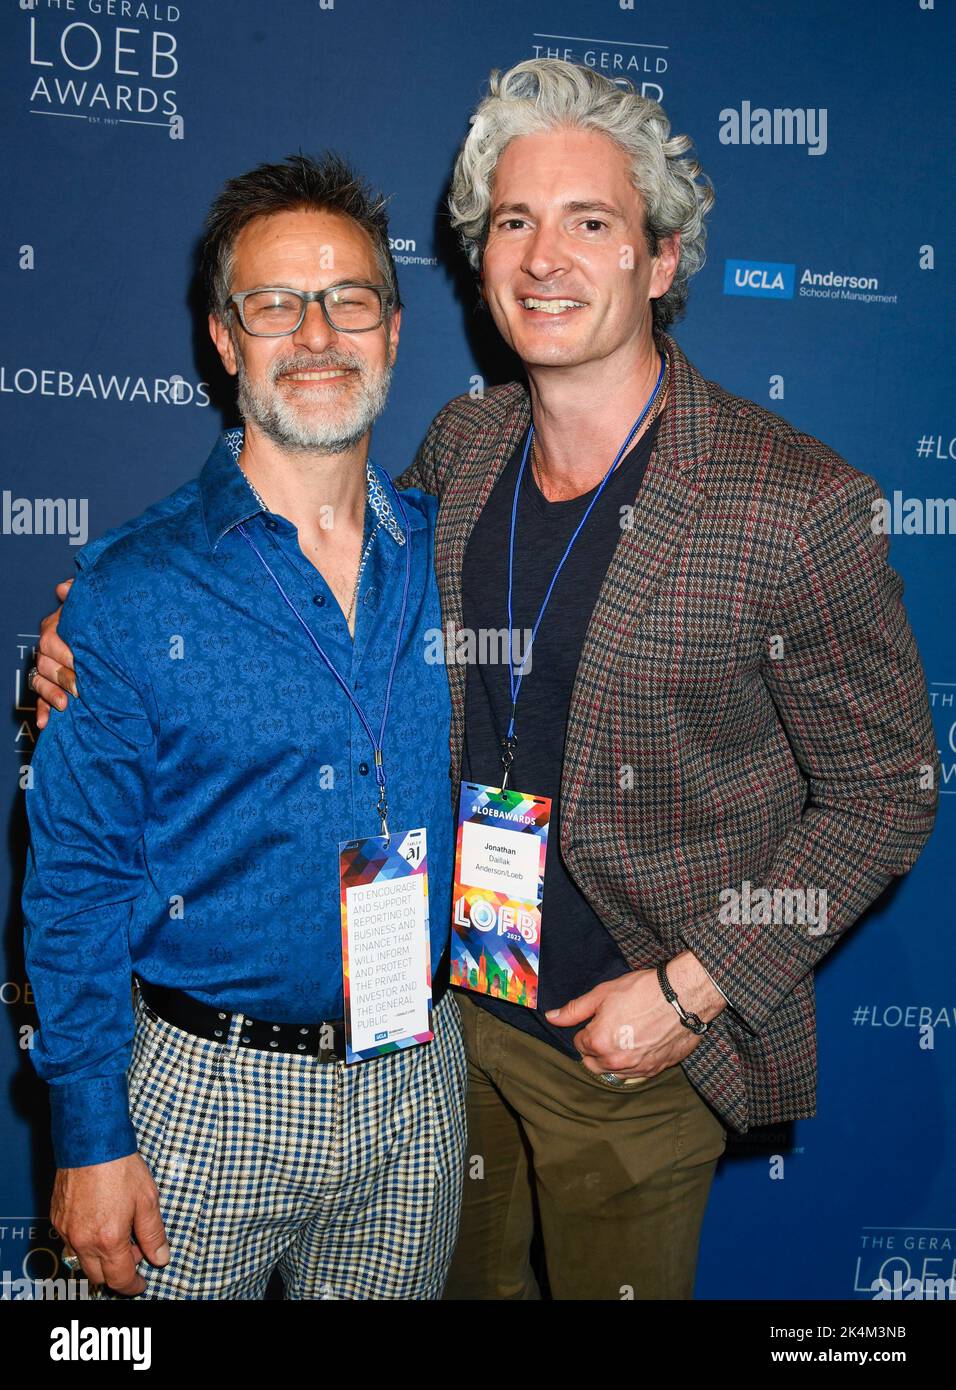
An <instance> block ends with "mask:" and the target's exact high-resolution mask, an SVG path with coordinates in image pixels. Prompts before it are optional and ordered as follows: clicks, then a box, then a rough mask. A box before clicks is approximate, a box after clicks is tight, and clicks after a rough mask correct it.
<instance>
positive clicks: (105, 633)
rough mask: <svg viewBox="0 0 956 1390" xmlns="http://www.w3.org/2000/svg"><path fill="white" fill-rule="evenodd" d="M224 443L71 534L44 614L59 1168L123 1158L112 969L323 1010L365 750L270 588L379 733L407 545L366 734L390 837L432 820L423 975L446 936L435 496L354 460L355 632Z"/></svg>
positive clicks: (366, 791) (335, 961) (360, 811)
mask: <svg viewBox="0 0 956 1390" xmlns="http://www.w3.org/2000/svg"><path fill="white" fill-rule="evenodd" d="M241 442H242V434H241V431H230V432H228V433H227V434H226V435H224V436H223V437H222V438H221V439H220V441H219V443H218V444H217V446H216V448H215V449H214V451H213V453H212V454H211V456H210V458H209V460H208V462H207V463H206V465H205V467H204V469H203V471H202V474H201V476H200V477H199V479H198V480H197V481H196V482H193V483H188V484H187V485H186V486H185V487H182V488H180V489H179V490H178V492H176V493H174V494H173V495H172V496H171V497H169V498H167V499H165V500H164V501H163V502H161V503H158V504H157V505H156V506H154V507H152V508H150V509H149V511H147V512H146V513H145V514H144V515H143V516H142V517H140V518H139V519H138V520H137V521H135V522H132V523H130V524H129V525H127V526H125V527H121V528H120V529H119V530H117V531H114V532H111V533H110V534H109V535H107V536H106V537H104V538H102V539H101V540H99V541H96V542H93V543H92V544H91V545H88V546H87V547H86V548H85V550H84V551H83V552H82V560H81V564H80V573H79V575H78V577H77V579H76V582H75V583H74V585H73V588H72V589H71V591H70V596H69V599H68V601H67V603H66V606H65V608H64V611H63V616H62V619H61V623H60V631H61V633H62V636H63V637H64V639H65V640H66V641H67V642H68V643H69V644H70V646H71V647H72V648H73V651H74V654H75V660H76V670H77V685H78V689H79V697H78V698H77V699H75V700H71V701H70V704H69V707H68V709H67V710H65V711H64V712H63V713H60V712H58V711H56V710H54V711H53V712H52V714H51V716H50V722H49V725H48V727H47V729H46V731H45V732H44V734H43V736H42V738H41V739H40V741H39V744H38V746H37V750H36V753H35V755H34V759H33V785H32V788H31V789H30V790H28V792H27V794H26V800H27V809H28V815H29V821H30V835H31V844H30V851H29V856H28V864H27V876H26V882H25V886H24V892H23V907H24V915H25V941H26V957H27V970H28V973H29V976H30V980H31V983H32V985H33V989H34V993H35V996H36V1004H37V1010H38V1013H39V1018H40V1030H39V1034H38V1037H37V1042H36V1046H35V1049H34V1051H33V1054H32V1055H33V1059H34V1064H35V1066H36V1069H37V1071H38V1072H39V1074H40V1075H41V1076H42V1077H44V1078H45V1079H46V1080H47V1081H49V1082H50V1083H51V1108H52V1117H53V1142H54V1151H55V1154H56V1161H57V1164H58V1165H59V1166H60V1167H77V1166H80V1165H83V1164H89V1163H100V1162H106V1161H108V1160H110V1159H114V1158H120V1157H122V1156H123V1155H125V1154H129V1153H133V1152H135V1150H136V1147H137V1145H136V1136H135V1133H134V1131H133V1128H132V1125H131V1123H130V1119H129V1109H128V1098H127V1088H126V1069H127V1066H128V1064H129V1060H130V1054H131V1044H132V1035H133V1013H132V1005H131V990H130V978H131V972H132V971H135V972H136V973H137V974H140V975H142V977H143V978H144V979H146V980H149V981H151V982H152V983H154V984H158V985H167V986H171V987H174V988H178V989H183V990H186V991H187V992H188V993H189V994H191V995H192V996H193V997H194V998H196V999H200V1000H202V1001H203V1002H205V1003H208V1004H212V1005H215V1006H217V1007H219V1008H222V1009H226V1010H228V1011H230V1012H233V1011H237V1010H241V1011H242V1012H245V1013H248V1014H249V1015H250V1016H251V1017H253V1018H265V1019H271V1020H274V1021H277V1022H317V1021H319V1020H322V1019H333V1018H339V1017H341V1015H342V1013H343V999H342V955H341V923H340V909H339V888H338V853H337V847H338V843H339V841H341V840H347V839H352V838H355V837H358V836H362V835H375V834H378V833H380V823H379V820H378V816H377V814H376V809H375V807H376V800H377V790H378V789H377V784H376V780H375V772H374V763H373V753H372V746H371V744H370V742H369V739H368V735H367V734H366V732H365V730H364V729H363V727H362V724H361V722H360V720H359V718H358V715H357V714H356V712H355V710H354V708H353V706H352V704H351V702H350V700H349V699H348V697H347V696H346V694H345V692H344V691H343V690H341V689H340V687H339V686H338V684H337V683H336V681H335V679H334V677H333V676H332V675H331V673H330V672H329V671H328V670H327V669H326V667H325V665H324V664H323V662H322V660H321V658H320V657H319V655H318V653H317V652H316V651H315V649H314V648H313V646H312V645H311V643H310V642H309V639H308V637H307V635H306V633H305V632H304V631H303V630H302V628H301V626H300V625H299V623H298V622H297V620H296V618H295V616H294V615H293V614H292V613H291V612H290V610H289V609H288V607H287V606H286V604H285V603H284V601H283V599H282V598H281V596H280V594H279V593H278V591H277V590H276V587H275V585H274V582H273V580H272V579H271V578H270V577H269V575H268V574H267V573H266V571H265V570H264V568H263V567H262V565H261V563H260V561H259V559H258V558H257V557H256V555H255V554H254V552H253V551H252V549H251V548H250V546H249V545H248V544H247V542H246V541H245V540H244V539H243V537H242V536H241V535H240V534H239V533H238V532H237V530H236V527H237V524H238V523H240V522H246V523H247V526H248V529H249V532H250V535H251V537H252V539H253V540H254V541H255V543H256V545H257V547H258V548H259V550H260V551H261V552H262V554H263V555H264V556H265V558H266V559H267V560H268V562H269V565H270V567H271V568H272V569H273V570H274V571H275V573H276V575H277V577H278V578H279V579H280V580H281V582H282V585H283V588H284V589H285V591H286V593H287V594H288V595H289V597H290V599H292V601H293V603H294V604H295V606H296V608H297V610H298V612H299V613H300V614H301V615H302V616H303V617H304V618H305V620H306V622H307V623H308V624H309V626H310V627H311V629H312V631H313V632H314V633H315V635H316V637H317V638H318V639H319V641H320V642H321V643H322V645H323V646H324V648H325V650H326V652H327V653H328V655H329V656H330V658H331V659H332V661H333V662H334V663H335V665H336V666H337V667H338V669H339V671H340V672H341V673H342V675H343V676H344V677H345V678H346V680H348V681H349V682H350V683H351V686H352V689H353V690H354V692H355V694H356V696H357V698H358V699H359V701H360V703H361V704H362V705H363V707H364V709H365V712H366V715H367V717H368V719H369V723H370V724H371V726H372V728H373V729H374V730H375V732H376V733H377V732H378V728H379V724H380V720H381V712H382V707H383V701H384V695H385V683H386V678H387V674H388V668H389V664H390V661H391V658H392V653H393V650H394V643H395V639H396V632H397V628H398V621H399V611H400V603H401V594H402V584H403V579H404V570H405V549H404V548H405V546H406V544H407V545H410V546H411V552H410V554H411V583H410V591H409V601H408V612H407V616H406V620H405V632H404V638H403V642H402V647H401V652H400V655H399V659H398V664H397V667H396V672H395V681H394V687H393V691H392V703H391V715H390V718H389V724H388V729H387V732H386V735H385V746H384V748H385V770H386V776H387V780H388V799H389V824H390V826H391V828H392V831H393V832H394V831H396V830H405V829H412V828H413V827H416V826H425V827H427V832H428V865H429V898H430V927H431V952H432V967H433V970H434V968H435V967H436V966H437V964H438V961H439V959H440V957H441V955H442V953H443V952H444V950H445V948H446V945H447V938H448V925H449V919H450V899H451V871H452V854H453V817H452V808H451V801H450V797H449V780H448V764H449V749H448V726H449V719H450V706H449V696H448V685H447V680H446V675H445V668H444V666H443V665H441V664H435V663H434V661H429V660H428V653H429V652H432V653H433V652H434V650H435V647H434V638H431V639H429V638H428V636H427V634H428V632H429V630H435V629H440V627H441V617H440V610H439V602H438V590H437V585H436V582H435V578H434V570H433V539H434V521H435V512H436V508H437V503H436V501H435V499H434V498H432V497H429V496H427V495H426V494H424V493H421V492H419V491H417V490H410V491H408V492H404V493H403V494H402V500H403V502H404V504H405V510H406V512H407V515H408V527H409V529H408V534H407V535H405V534H404V533H403V526H402V524H401V523H400V521H399V519H398V517H397V516H396V512H397V508H396V509H395V510H393V508H392V505H391V503H390V501H389V497H390V492H389V487H388V483H387V480H386V475H384V474H382V473H381V472H379V471H378V470H377V469H376V468H375V467H374V465H369V504H368V508H367V513H366V531H367V534H368V533H369V532H370V530H371V527H372V526H373V525H374V522H375V521H376V520H381V521H382V525H381V526H380V527H379V528H378V530H377V531H376V532H375V534H374V538H373V540H372V544H371V549H370V552H369V555H368V561H367V563H366V566H365V570H364V572H363V575H362V581H361V587H360V590H359V595H358V600H357V604H356V622H355V638H354V642H353V640H352V638H351V636H350V634H349V630H348V626H347V624H346V621H345V617H344V615H343V613H342V611H341V609H340V608H339V605H338V603H337V602H336V600H335V598H334V597H333V595H332V592H331V590H330V589H329V587H328V585H327V584H326V582H325V580H324V579H323V578H322V576H321V575H320V574H319V572H318V570H316V569H315V568H314V567H313V566H312V565H311V564H310V563H309V561H308V560H306V558H305V556H304V555H303V554H302V552H301V550H300V549H299V544H298V534H297V531H296V529H295V527H294V526H292V525H291V524H290V523H289V522H288V521H286V520H285V519H284V518H283V517H280V516H277V515H274V514H271V513H268V512H264V511H262V509H261V508H260V506H259V504H258V502H257V501H256V499H255V497H254V496H253V493H252V491H251V489H250V487H249V485H248V484H247V482H246V480H245V479H244V477H243V476H242V474H241V472H240V470H239V468H238V467H237V464H236V458H237V457H238V452H239V448H240V447H241Z"/></svg>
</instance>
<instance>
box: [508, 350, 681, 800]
mask: <svg viewBox="0 0 956 1390" xmlns="http://www.w3.org/2000/svg"><path fill="white" fill-rule="evenodd" d="M664 367H665V359H664V356H663V354H661V369H660V372H659V373H658V375H657V385H656V386H655V387H654V390H653V391H652V393H651V396H650V399H649V400H648V402H647V404H646V405H645V407H644V409H643V410H642V411H641V413H640V415H639V416H638V417H637V419H636V420H635V422H634V424H633V426H632V427H631V430H630V431H629V433H628V436H627V438H626V439H625V441H624V443H623V444H622V445H621V447H620V449H619V450H618V451H617V456H616V458H615V459H614V462H613V463H612V464H611V466H610V468H609V469H608V470H607V472H606V473H605V475H604V477H603V478H602V480H601V484H600V486H599V487H598V490H597V492H595V494H594V496H593V497H592V498H591V500H590V502H589V503H588V506H587V510H586V511H585V513H584V515H583V516H582V518H581V520H580V521H579V522H578V524H577V526H576V527H575V530H574V535H573V536H572V537H571V539H570V540H569V541H568V545H567V549H566V550H565V552H564V554H563V555H562V556H561V559H560V561H559V563H558V567H557V569H556V570H555V572H554V574H553V575H552V576H551V583H550V584H549V585H548V589H547V593H546V594H545V596H544V600H543V602H542V604H541V607H540V609H539V610H538V616H537V619H536V620H535V625H534V627H533V628H532V629H531V641H530V642H529V643H528V646H527V650H526V651H525V654H524V656H523V657H522V658H521V665H520V666H519V667H518V669H517V674H516V673H515V664H514V662H513V661H512V659H511V655H510V650H509V657H508V676H509V679H510V683H511V718H510V720H509V723H508V732H507V734H506V735H505V737H504V738H503V739H502V740H501V745H502V750H503V751H502V755H501V765H502V767H503V768H504V776H503V778H502V782H501V789H502V791H504V790H506V789H507V786H508V774H509V773H510V771H511V764H512V763H513V762H514V750H515V744H516V743H517V741H518V737H517V734H516V733H515V709H516V707H517V704H518V695H519V692H520V690H521V682H522V681H523V680H524V668H525V664H526V662H527V660H528V657H529V656H530V655H531V648H532V647H533V646H534V639H535V638H536V637H537V635H538V628H539V627H540V626H541V619H542V618H543V617H544V613H545V609H546V608H547V606H548V604H549V603H550V602H551V595H552V593H553V592H554V586H555V584H556V583H557V582H558V575H559V574H560V573H561V571H562V570H563V569H564V566H565V563H566V561H567V558H568V556H569V555H570V554H571V551H572V550H573V549H574V543H575V541H576V540H577V538H578V536H579V535H580V534H581V531H582V529H583V527H584V523H585V522H586V521H587V519H588V517H589V516H590V515H591V512H592V510H593V508H594V507H595V506H596V505H597V502H598V499H599V498H600V496H601V493H602V492H603V491H604V489H605V487H606V486H607V484H608V481H609V479H610V477H611V474H612V473H613V472H614V470H615V468H616V467H617V466H618V464H619V463H620V462H621V459H622V458H623V457H624V455H625V454H626V453H627V451H628V449H629V448H630V447H631V441H632V439H633V438H634V436H635V435H636V434H637V432H638V430H639V429H640V428H641V425H642V424H643V423H644V418H645V416H646V415H647V412H648V411H649V410H650V408H651V406H652V405H653V404H654V402H655V401H656V400H657V396H658V393H659V391H660V389H661V382H662V381H663V380H664ZM533 439H534V421H532V422H531V427H530V429H529V430H528V438H527V439H526V440H525V446H524V453H523V454H522V456H521V467H520V468H519V469H518V478H517V481H516V483H515V495H514V501H513V502H512V504H511V538H510V540H509V543H508V640H509V642H512V641H513V633H514V623H513V620H512V612H511V601H512V593H513V589H514V566H515V530H516V527H517V521H518V498H519V496H520V495H521V480H522V479H523V477H524V470H525V467H526V466H527V462H528V453H529V451H530V449H531V441H532V440H533Z"/></svg>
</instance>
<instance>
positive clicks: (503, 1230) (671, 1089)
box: [444, 990, 727, 1300]
mask: <svg viewBox="0 0 956 1390" xmlns="http://www.w3.org/2000/svg"><path fill="white" fill-rule="evenodd" d="M454 993H455V994H456V996H457V999H458V1004H459V1009H460V1012H461V1019H462V1027H463V1031H464V1036H465V1043H466V1047H467V1052H468V1100H467V1116H468V1148H467V1155H468V1157H467V1159H466V1165H465V1183H464V1199H463V1206H462V1217H461V1229H460V1233H459V1237H458V1245H457V1248H456V1251H455V1255H454V1258H453V1260H452V1265H451V1271H450V1274H449V1279H448V1283H447V1285H446V1288H445V1294H444V1297H445V1298H446V1299H515V1300H524V1299H537V1298H540V1297H541V1296H542V1295H541V1291H540V1289H539V1286H538V1281H537V1279H536V1278H535V1275H534V1272H533V1270H532V1265H531V1260H530V1250H531V1243H532V1238H533V1236H534V1234H535V1222H536V1220H537V1221H538V1222H539V1232H540V1237H541V1240H542V1242H543V1248H544V1261H545V1264H546V1268H547V1281H548V1285H549V1286H550V1293H551V1296H552V1297H553V1298H556V1299H615V1300H618V1299H630V1298H634V1299H689V1298H692V1297H693V1289H694V1274H695V1270H696V1265H697V1252H698V1246H699V1243H700V1228H701V1224H702V1222H703V1219H704V1210H705V1208H706V1205H707V1198H708V1195H709V1192H710V1186H711V1182H712V1180H713V1176H714V1170H715V1169H716V1167H717V1161H718V1159H719V1158H720V1156H721V1155H722V1154H723V1152H724V1148H725V1146H726V1143H727V1131H726V1129H725V1128H724V1126H723V1124H722V1123H721V1121H720V1120H719V1118H718V1117H717V1116H716V1115H715V1114H714V1112H713V1111H712V1110H711V1109H710V1107H709V1106H708V1105H707V1104H706V1102H705V1101H703V1100H702V1099H701V1097H700V1096H699V1095H698V1093H697V1091H696V1090H695V1089H694V1087H693V1086H692V1085H691V1083H690V1082H689V1081H688V1079H687V1076H686V1074H685V1072H684V1069H683V1067H681V1066H674V1067H668V1068H667V1069H666V1070H665V1071H663V1072H660V1073H659V1074H658V1075H657V1076H652V1077H648V1078H646V1079H644V1080H641V1081H639V1082H638V1083H637V1084H636V1085H632V1086H627V1087H623V1088H621V1087H619V1086H614V1085H613V1084H612V1083H610V1082H607V1081H603V1080H602V1079H601V1078H600V1077H599V1076H597V1075H595V1074H594V1073H592V1072H589V1071H587V1070H586V1069H585V1067H584V1066H583V1065H582V1064H581V1063H579V1062H576V1061H574V1060H573V1059H572V1058H570V1057H566V1056H565V1055H564V1054H563V1053H561V1052H559V1051H558V1050H557V1049H556V1048H554V1047H552V1046H550V1045H549V1044H548V1043H545V1042H542V1041H540V1040H539V1039H537V1038H534V1037H530V1036H529V1035H528V1034H527V1033H524V1032H522V1031H521V1030H520V1029H518V1028H515V1027H513V1026H512V1025H511V1024H508V1023H503V1022H501V1020H500V1019H498V1018H496V1017H495V1016H494V1015H493V1014H490V1013H489V1012H488V1011H487V1010H486V1009H482V1008H481V1007H480V1006H479V1005H477V1004H475V1003H473V1002H472V1000H471V999H470V998H469V997H468V995H467V993H465V992H464V991H463V990H455V991H454Z"/></svg>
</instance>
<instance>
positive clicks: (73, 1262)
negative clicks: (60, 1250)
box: [60, 1255, 82, 1274]
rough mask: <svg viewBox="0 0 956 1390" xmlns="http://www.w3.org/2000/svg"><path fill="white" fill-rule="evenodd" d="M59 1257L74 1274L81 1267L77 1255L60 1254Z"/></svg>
mask: <svg viewBox="0 0 956 1390" xmlns="http://www.w3.org/2000/svg"><path fill="white" fill-rule="evenodd" d="M60 1258H61V1259H62V1261H63V1263H64V1264H65V1265H66V1267H67V1269H70V1270H72V1271H73V1273H74V1274H75V1273H76V1271H77V1270H78V1269H80V1268H82V1266H81V1264H80V1257H79V1255H61V1256H60Z"/></svg>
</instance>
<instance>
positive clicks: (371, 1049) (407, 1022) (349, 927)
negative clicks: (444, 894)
mask: <svg viewBox="0 0 956 1390" xmlns="http://www.w3.org/2000/svg"><path fill="white" fill-rule="evenodd" d="M339 886H340V901H341V905H342V991H343V994H344V995H345V1060H346V1062H364V1061H365V1060H366V1059H367V1058H369V1057H381V1056H382V1055H383V1054H384V1053H386V1052H396V1051H397V1050H398V1049H399V1048H401V1047H414V1046H415V1045H416V1044H417V1043H423V1042H429V1041H430V1040H431V1038H432V1036H433V1034H432V1027H431V1007H432V981H431V952H430V950H429V936H428V852H427V844H426V837H425V830H424V828H423V829H421V830H407V831H398V832H393V833H392V836H391V840H390V841H389V842H387V841H386V838H385V836H384V835H369V836H368V837H367V838H366V839H363V840H343V841H342V843H341V844H340V845H339Z"/></svg>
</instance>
